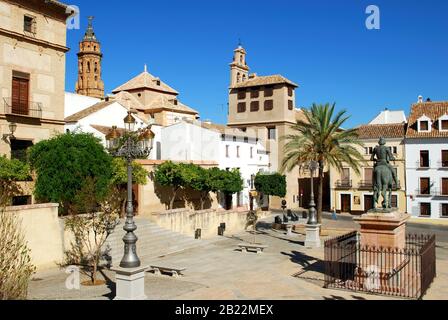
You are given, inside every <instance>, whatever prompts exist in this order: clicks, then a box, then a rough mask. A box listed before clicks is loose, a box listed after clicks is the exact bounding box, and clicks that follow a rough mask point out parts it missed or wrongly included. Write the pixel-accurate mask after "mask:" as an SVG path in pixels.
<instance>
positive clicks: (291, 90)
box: [288, 87, 293, 97]
mask: <svg viewBox="0 0 448 320" xmlns="http://www.w3.org/2000/svg"><path fill="white" fill-rule="evenodd" d="M292 94H293V89H292V88H291V87H288V96H290V97H292Z"/></svg>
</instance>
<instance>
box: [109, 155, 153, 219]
mask: <svg viewBox="0 0 448 320" xmlns="http://www.w3.org/2000/svg"><path fill="white" fill-rule="evenodd" d="M147 181H148V171H147V170H145V168H143V166H142V165H141V164H139V163H137V162H135V161H134V162H132V183H133V184H139V185H145V184H146V183H147ZM127 184H128V165H127V162H126V160H125V159H123V158H114V159H113V160H112V178H111V187H112V188H116V194H117V195H118V196H119V198H120V201H121V213H120V215H121V217H123V216H124V214H125V209H126V201H127Z"/></svg>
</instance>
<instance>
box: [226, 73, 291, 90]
mask: <svg viewBox="0 0 448 320" xmlns="http://www.w3.org/2000/svg"><path fill="white" fill-rule="evenodd" d="M280 83H286V84H289V85H292V86H294V87H298V85H297V84H295V83H294V82H292V81H291V80H288V79H287V78H285V77H283V76H282V75H279V74H276V75H272V76H256V77H255V78H252V79H248V80H246V81H244V82H240V83H238V84H236V85H234V86H233V88H235V89H236V88H248V87H258V86H266V85H272V84H280Z"/></svg>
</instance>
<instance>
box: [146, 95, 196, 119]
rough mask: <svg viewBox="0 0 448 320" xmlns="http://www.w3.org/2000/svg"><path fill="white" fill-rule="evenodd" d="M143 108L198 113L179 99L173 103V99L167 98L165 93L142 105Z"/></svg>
mask: <svg viewBox="0 0 448 320" xmlns="http://www.w3.org/2000/svg"><path fill="white" fill-rule="evenodd" d="M144 109H145V110H149V111H150V110H151V109H153V110H158V109H167V110H171V111H174V112H176V111H177V112H184V113H191V114H199V112H197V111H196V110H194V109H193V108H190V107H189V106H187V105H185V104H183V103H182V102H180V101H179V100H177V104H175V103H174V99H168V98H167V97H166V96H165V95H160V96H158V97H157V98H156V99H155V100H154V101H153V102H151V103H150V104H149V105H147V106H145V107H144Z"/></svg>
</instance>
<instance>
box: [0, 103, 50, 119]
mask: <svg viewBox="0 0 448 320" xmlns="http://www.w3.org/2000/svg"><path fill="white" fill-rule="evenodd" d="M3 101H4V108H5V109H4V111H5V115H11V116H24V117H29V118H36V119H42V103H40V102H33V101H20V102H19V101H17V102H15V101H14V102H12V99H11V98H4V99H3Z"/></svg>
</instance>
